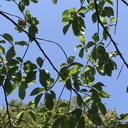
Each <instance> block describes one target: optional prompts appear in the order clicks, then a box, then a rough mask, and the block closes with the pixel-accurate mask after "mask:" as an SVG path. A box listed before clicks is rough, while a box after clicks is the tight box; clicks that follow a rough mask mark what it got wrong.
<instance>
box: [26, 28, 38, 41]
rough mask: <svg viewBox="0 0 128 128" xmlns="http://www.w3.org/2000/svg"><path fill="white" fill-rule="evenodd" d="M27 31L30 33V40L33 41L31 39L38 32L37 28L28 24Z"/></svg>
mask: <svg viewBox="0 0 128 128" xmlns="http://www.w3.org/2000/svg"><path fill="white" fill-rule="evenodd" d="M28 33H29V35H30V37H29V38H30V40H31V41H33V39H34V38H35V36H36V34H37V33H38V28H37V26H30V27H29V30H28Z"/></svg>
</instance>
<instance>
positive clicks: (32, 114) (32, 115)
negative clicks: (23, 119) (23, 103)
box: [28, 111, 36, 121]
mask: <svg viewBox="0 0 128 128" xmlns="http://www.w3.org/2000/svg"><path fill="white" fill-rule="evenodd" d="M28 113H29V114H30V116H31V118H32V119H33V121H36V113H35V112H34V111H28Z"/></svg>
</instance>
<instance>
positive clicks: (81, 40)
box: [79, 34, 86, 44]
mask: <svg viewBox="0 0 128 128" xmlns="http://www.w3.org/2000/svg"><path fill="white" fill-rule="evenodd" d="M79 40H80V42H81V43H82V44H85V42H86V40H85V38H84V35H83V34H81V35H79Z"/></svg>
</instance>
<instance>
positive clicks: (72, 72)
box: [69, 65, 80, 76]
mask: <svg viewBox="0 0 128 128" xmlns="http://www.w3.org/2000/svg"><path fill="white" fill-rule="evenodd" d="M79 69H80V68H79V67H78V66H77V65H75V66H74V67H73V68H72V69H71V70H70V72H69V76H72V75H74V74H76V73H77V72H78V71H79Z"/></svg>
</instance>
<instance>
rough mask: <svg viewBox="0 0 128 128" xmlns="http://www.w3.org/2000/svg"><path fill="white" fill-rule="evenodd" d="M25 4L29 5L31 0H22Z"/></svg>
mask: <svg viewBox="0 0 128 128" xmlns="http://www.w3.org/2000/svg"><path fill="white" fill-rule="evenodd" d="M22 1H23V3H24V5H25V6H29V4H30V2H29V0H22Z"/></svg>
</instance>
